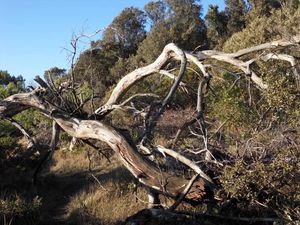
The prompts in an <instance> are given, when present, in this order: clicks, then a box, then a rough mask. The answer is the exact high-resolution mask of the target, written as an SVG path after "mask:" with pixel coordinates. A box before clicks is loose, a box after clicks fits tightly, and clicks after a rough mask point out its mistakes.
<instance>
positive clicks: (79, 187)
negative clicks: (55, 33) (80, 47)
mask: <svg viewBox="0 0 300 225" xmlns="http://www.w3.org/2000/svg"><path fill="white" fill-rule="evenodd" d="M225 5H226V7H225V9H224V10H219V7H218V6H217V5H210V6H209V9H208V12H207V14H206V15H203V14H202V5H201V4H200V2H199V1H196V0H186V1H183V0H162V1H153V2H149V3H148V4H147V5H145V7H144V9H143V10H141V9H138V8H134V7H130V8H126V9H124V10H123V11H122V12H121V13H120V15H118V16H117V17H116V18H114V20H113V22H112V23H111V24H110V25H109V26H108V27H107V28H106V29H105V30H104V31H103V35H102V38H101V39H99V40H97V41H92V42H91V44H90V48H89V49H87V50H86V51H84V52H83V53H81V54H80V55H76V45H77V44H78V43H79V40H81V39H82V38H86V37H87V36H88V35H85V34H79V35H78V36H75V37H74V38H73V39H72V41H71V46H72V48H73V49H71V51H73V54H72V55H71V58H72V66H71V68H70V69H69V70H66V69H62V68H57V67H55V65H54V66H53V67H52V68H50V69H49V70H47V71H45V74H44V80H45V86H46V87H47V88H48V89H50V90H51V92H50V97H49V96H46V94H45V93H44V92H42V91H41V92H37V91H36V90H38V89H34V87H25V83H24V82H25V80H24V79H23V78H22V76H18V77H15V76H13V75H10V74H9V73H8V72H7V71H0V119H1V120H0V221H1V222H3V224H4V225H15V224H16V225H17V224H32V225H33V224H78V225H79V224H90V225H92V224H132V221H135V222H136V224H168V222H169V224H175V222H174V220H173V219H174V216H175V215H177V216H178V217H176V218H177V219H178V221H180V222H178V221H177V222H178V224H241V223H243V224H276V225H277V224H278V225H279V224H300V66H299V62H300V61H299V59H300V45H299V43H300V33H299V32H300V3H299V1H298V0H248V1H244V0H226V1H225ZM146 27H149V29H146ZM294 37H297V38H298V39H297V40H298V41H295V43H293V41H294V40H296V39H295V38H294ZM277 40H283V41H282V42H280V43H281V44H278V45H277V46H275V47H274V46H273V47H270V48H261V49H258V50H257V51H252V52H249V53H245V54H241V55H239V56H238V57H236V58H230V60H228V54H229V53H232V54H237V53H240V52H239V50H243V49H244V50H245V49H246V50H249V48H251V47H255V46H260V45H261V44H264V43H271V42H272V41H277ZM171 42H172V43H175V44H176V47H178V49H182V50H184V51H186V53H184V54H190V55H192V56H195V57H196V56H197V57H198V61H199V64H201V65H203V68H204V69H203V70H202V69H201V68H202V67H199V66H198V65H199V64H196V63H194V64H193V63H192V62H191V61H189V60H187V65H186V67H185V71H184V76H183V78H182V80H178V79H179V78H178V79H177V74H181V70H182V68H183V61H181V64H180V62H179V60H178V61H175V60H174V61H166V62H165V63H164V65H163V66H164V67H163V68H159V69H158V70H156V71H155V72H153V73H151V76H145V77H142V78H141V79H140V80H138V81H136V83H133V84H134V85H132V86H130V87H129V88H128V90H127V89H126V88H124V89H126V91H124V92H121V94H120V96H121V97H119V98H117V100H116V101H113V100H112V96H113V94H114V93H115V92H114V91H115V90H117V88H118V86H117V85H118V83H119V81H120V80H121V79H122V78H123V77H125V75H126V74H129V73H130V72H132V71H136V69H138V68H140V70H141V69H143V67H144V66H146V65H149V64H151V63H153V62H154V61H155V60H157V57H158V56H159V55H160V54H161V53H162V51H163V49H164V47H165V46H166V45H167V44H168V43H171ZM287 42H291V44H286V43H287ZM282 43H284V44H282ZM207 49H210V50H214V51H205V50H207ZM178 51H179V50H178ZM227 53H228V54H227ZM172 54H173V53H172ZM172 54H171V53H169V52H168V54H167V55H168V56H170V55H171V56H170V58H171V59H176V60H177V58H179V56H178V55H176V54H173V55H172ZM205 54H206V56H207V55H209V54H215V55H217V56H220V57H221V56H223V55H224V54H225V56H226V57H227V58H226V57H225V58H226V59H225V60H223V61H222V60H220V59H219V58H218V57H214V56H215V55H214V56H213V57H209V58H205V59H204V58H201V57H204V56H203V55H205ZM226 54H227V55H226ZM210 56H211V55H210ZM229 56H232V55H229ZM176 57H177V58H176ZM282 58H284V59H282ZM226 60H227V61H226ZM234 60H236V61H234ZM232 61H234V63H232ZM250 61H251V62H250ZM228 62H229V63H228ZM247 63H248V64H247ZM246 64H247V65H246ZM245 65H246V66H245ZM245 68H246V69H245ZM0 69H1V68H0ZM243 69H244V70H243ZM246 70H248V73H246V72H245V71H246ZM206 73H207V74H209V75H207V76H206ZM254 75H258V77H259V78H260V79H261V80H262V81H263V83H259V82H260V81H257V80H258V79H257V80H255V78H254V79H253V77H254ZM39 79H40V78H37V79H36V80H37V81H38V83H39V84H40V85H41V83H42V82H41V81H39ZM121 81H122V80H121ZM177 81H178V87H176V88H177V89H176V88H175V89H176V92H175V93H174V94H172V98H171V99H170V100H168V93H170V92H169V91H170V89H172V88H171V87H174V86H172V85H174V84H175V83H176V82H177ZM128 82H129V81H128ZM137 82H138V83H137ZM42 84H43V83H42ZM264 85H265V86H264ZM43 88H45V87H43ZM47 88H45V89H47ZM35 91H36V92H35ZM17 93H35V94H36V93H38V94H37V95H36V96H37V97H36V98H38V97H40V96H42V97H44V96H46V97H48V98H46V97H45V99H46V100H45V101H42V102H43V103H44V102H46V103H47V104H48V100H49V99H50V100H51V99H55V101H53V102H51V104H49V105H51V107H53V108H51V107H50V109H55V110H51V112H50V113H48V114H47V110H46V109H47V108H46V107H44V108H42V110H40V109H38V107H36V108H29V107H28V108H26V109H25V108H24V110H22V112H20V113H18V114H16V115H14V114H13V115H12V116H11V117H8V116H7V115H2V114H1V113H2V111H1V110H2V109H1V107H3V110H5V107H7V105H8V104H7V102H9V101H10V100H11V99H9V96H11V95H13V94H17ZM40 93H41V94H40ZM53 93H55V94H57V96H58V97H57V96H56V95H54V94H53ZM47 94H48V92H47ZM135 95H136V96H135ZM132 96H133V97H132ZM7 99H8V100H7ZM120 99H122V101H123V103H124V104H123V103H122V101H120ZM166 99H167V100H168V101H167V100H166ZM43 100H44V99H43ZM127 100H128V101H127ZM16 101H17V100H16ZM109 102H112V104H108V103H109ZM164 102H167V104H166V105H164ZM14 103H16V102H14ZM23 106H24V104H23V105H22V104H20V107H23ZM30 106H31V105H30ZM99 106H102V107H100V108H99ZM105 107H107V108H105ZM41 112H42V113H41ZM57 112H58V113H60V114H59V116H58V117H57V118H58V119H57V118H56V117H55V116H56V113H57ZM98 112H100V113H98ZM64 113H67V115H68V117H67V118H68V119H70V118H76V119H77V120H76V121H95V120H96V121H101V122H104V124H108V126H109V127H111V128H112V129H114V132H115V133H116V132H119V133H120V134H122V135H121V136H122V137H124V140H126V141H127V143H129V144H128V145H129V146H134V147H133V150H134V151H137V152H138V154H139V155H140V156H141V158H142V159H145V160H146V161H147V162H148V161H149V165H154V164H155V165H156V168H157V170H158V171H160V172H161V174H169V175H170V174H171V175H172V176H174V177H179V178H181V179H184V180H192V179H193V176H194V173H195V170H193V169H192V168H191V167H190V166H189V165H185V164H184V163H182V161H180V159H178V157H177V158H176V157H172V156H171V155H169V154H168V153H166V152H167V151H165V152H164V149H165V150H166V149H169V150H172V151H173V152H176V153H178V154H179V155H180V156H184V157H186V158H188V159H190V160H191V161H192V163H194V164H196V166H197V167H199V168H201V171H204V172H203V173H205V174H206V175H207V176H209V177H210V178H211V179H212V181H213V182H211V183H213V184H210V185H208V186H205V191H206V193H205V196H204V197H203V196H201V201H200V202H199V201H198V200H197V201H194V198H193V196H192V195H193V193H190V196H192V197H191V198H190V199H188V200H184V199H183V201H182V202H180V205H179V206H178V207H177V206H176V207H175V208H176V210H170V208H172V206H173V205H174V204H176V203H177V201H178V197H177V196H176V198H175V199H174V196H171V195H170V194H167V192H168V190H167V189H165V190H163V191H160V192H159V193H160V196H159V199H160V204H159V206H158V205H154V206H155V207H156V208H161V209H164V210H161V211H151V212H156V214H155V213H154V214H146V211H143V209H145V208H147V207H148V196H147V194H148V192H147V190H148V189H147V188H149V187H147V184H146V183H145V182H144V183H143V182H140V181H141V179H143V178H144V176H146V175H145V174H143V173H141V174H139V176H136V174H135V173H134V172H132V170H130V169H128V165H127V164H130V163H131V161H130V160H131V158H130V157H129V160H127V161H126V160H124V158H121V160H120V156H119V155H118V154H117V153H115V152H114V151H112V150H111V147H110V146H109V143H106V144H105V143H103V142H100V141H99V140H96V138H94V139H93V138H90V139H84V138H77V139H74V138H73V139H72V137H71V135H70V133H68V132H65V131H63V129H64V128H63V127H62V131H61V132H60V133H58V134H59V140H60V141H59V143H58V144H57V143H55V141H53V137H54V136H55V135H53V133H52V132H53V131H54V130H55V129H54V128H53V127H54V126H55V123H53V122H52V119H53V118H55V119H57V121H59V119H61V118H64V117H63V116H61V115H65V114H64ZM160 113H161V114H160ZM45 115H46V116H47V117H46V116H45ZM156 116H157V117H156ZM55 119H54V120H55ZM156 119H157V121H156ZM55 121H56V120H55ZM55 121H54V122H55ZM70 121H71V119H70ZM78 124H79V122H78ZM56 125H57V124H56ZM52 128H53V131H52ZM149 130H150V131H149ZM74 133H75V132H74ZM83 133H84V132H83ZM108 139H109V138H108ZM113 140H114V139H113ZM109 141H110V139H109ZM109 141H108V142H109ZM53 143H55V144H53ZM70 143H71V144H70ZM121 153H122V152H121ZM121 156H122V154H121ZM125 159H128V158H126V157H125ZM147 165H148V164H147ZM138 169H139V168H138ZM162 176H163V175H162ZM200 177H201V179H202V181H203V179H204V178H203V176H202V175H201V176H200V175H199V177H197V179H198V180H200ZM195 179H196V178H195ZM204 180H205V179H204ZM203 182H204V181H203ZM195 183H197V182H195ZM192 184H193V182H192V183H191V186H192ZM162 186H164V185H163V184H162ZM165 186H167V184H165ZM145 187H147V188H145ZM206 188H207V189H209V191H208V190H206ZM150 189H151V187H150ZM188 191H189V190H188ZM185 194H187V193H185ZM196 194H197V193H196ZM196 194H195V195H196ZM178 195H179V194H178ZM196 197H197V198H198V197H199V196H196ZM196 197H195V199H196ZM202 197H203V198H202ZM157 206H158V207H157ZM138 212H139V213H138ZM163 212H165V213H166V214H160V213H163ZM136 213H138V214H136ZM143 213H145V214H143ZM147 213H149V212H148V211H147ZM134 214H136V215H135V216H133V217H130V216H132V215H134ZM169 217H170V219H169V220H168V221H166V220H163V219H164V218H169ZM1 222H0V223H1Z"/></svg>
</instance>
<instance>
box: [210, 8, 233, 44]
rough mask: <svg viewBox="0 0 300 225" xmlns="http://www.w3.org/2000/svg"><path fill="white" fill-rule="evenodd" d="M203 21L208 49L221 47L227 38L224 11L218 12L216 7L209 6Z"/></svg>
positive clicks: (226, 18) (226, 20)
mask: <svg viewBox="0 0 300 225" xmlns="http://www.w3.org/2000/svg"><path fill="white" fill-rule="evenodd" d="M205 20H206V25H207V39H208V40H209V43H210V48H214V47H215V46H217V45H221V44H222V43H223V42H224V41H225V40H226V38H227V23H228V17H227V15H226V14H225V12H224V11H221V12H219V7H218V6H217V5H209V7H208V11H207V14H206V16H205Z"/></svg>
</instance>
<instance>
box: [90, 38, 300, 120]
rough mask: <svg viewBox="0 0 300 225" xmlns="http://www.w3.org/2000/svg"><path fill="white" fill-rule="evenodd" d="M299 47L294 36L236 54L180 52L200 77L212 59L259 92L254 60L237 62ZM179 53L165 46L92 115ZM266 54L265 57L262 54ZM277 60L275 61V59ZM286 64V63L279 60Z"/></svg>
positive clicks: (263, 85) (260, 84)
mask: <svg viewBox="0 0 300 225" xmlns="http://www.w3.org/2000/svg"><path fill="white" fill-rule="evenodd" d="M299 43H300V35H296V36H293V37H291V38H290V39H281V40H277V41H272V42H268V43H264V44H261V45H257V46H253V47H250V48H245V49H242V50H239V51H237V52H234V53H224V52H220V51H215V50H205V51H199V52H196V53H191V52H184V54H185V56H186V58H187V61H188V62H190V63H193V64H195V65H196V66H197V67H198V68H199V69H200V71H201V72H202V74H203V76H204V77H209V76H210V75H209V74H208V72H207V70H206V67H205V65H204V64H203V61H205V60H208V59H214V60H217V61H221V62H225V63H228V64H230V65H232V66H235V67H237V68H238V69H240V70H241V71H242V72H243V73H245V74H246V75H248V76H249V77H250V79H251V80H252V81H253V82H254V83H255V84H256V85H257V86H258V87H259V88H261V89H267V88H268V84H266V83H265V82H264V81H263V80H262V78H260V77H259V76H258V75H257V74H256V73H255V72H254V71H253V70H252V69H251V68H250V65H251V64H252V63H253V62H255V61H256V58H251V59H250V60H248V61H243V60H241V59H239V58H240V57H242V56H245V55H248V54H250V53H254V52H260V51H263V50H265V51H266V50H276V49H277V48H279V47H289V46H294V45H296V44H299ZM182 54H183V53H182V51H181V50H180V49H179V48H178V47H177V46H176V45H174V44H173V43H171V44H168V45H166V47H165V48H164V50H163V51H162V53H161V54H160V56H159V57H158V58H157V59H156V60H155V61H154V62H153V63H151V64H150V65H148V66H145V67H141V68H138V69H136V70H134V71H133V72H131V73H129V74H127V75H126V76H124V77H123V78H122V79H121V80H120V81H119V83H118V84H117V86H116V87H115V88H114V90H113V92H112V94H111V95H110V98H109V99H108V101H107V102H106V103H105V104H104V105H103V106H102V107H100V108H98V109H97V110H96V111H95V113H96V114H100V115H101V114H104V113H106V112H107V111H109V110H111V106H112V105H114V104H117V103H118V101H119V100H120V99H121V98H122V96H123V95H124V94H125V93H126V92H127V91H128V90H129V89H130V87H131V86H133V85H134V84H135V83H136V82H138V81H140V80H141V79H143V78H145V77H147V76H149V75H151V74H154V73H160V71H161V70H163V68H164V66H165V65H166V64H167V62H169V61H170V60H182ZM266 54H268V53H266ZM263 56H264V54H263V55H261V57H259V58H263ZM278 59H279V58H278ZM281 60H286V59H281Z"/></svg>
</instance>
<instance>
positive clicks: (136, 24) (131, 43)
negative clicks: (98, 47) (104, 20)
mask: <svg viewBox="0 0 300 225" xmlns="http://www.w3.org/2000/svg"><path fill="white" fill-rule="evenodd" d="M145 23H146V16H145V13H144V12H143V11H141V10H139V9H138V8H134V7H131V8H126V9H124V10H123V11H122V12H121V13H120V15H118V16H117V17H116V18H114V20H113V21H112V23H111V24H110V25H109V26H108V28H107V29H106V30H105V31H104V34H103V42H104V43H113V44H118V45H119V46H120V49H121V50H122V53H123V54H122V56H121V57H128V56H129V54H132V53H134V52H135V50H136V49H137V46H138V45H139V43H140V42H141V41H142V40H143V39H144V38H145V35H146V31H145Z"/></svg>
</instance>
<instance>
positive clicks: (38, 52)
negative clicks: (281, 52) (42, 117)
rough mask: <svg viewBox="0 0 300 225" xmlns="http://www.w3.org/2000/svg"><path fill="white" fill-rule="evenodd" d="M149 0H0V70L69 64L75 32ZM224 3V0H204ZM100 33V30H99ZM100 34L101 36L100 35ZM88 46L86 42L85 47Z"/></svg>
mask: <svg viewBox="0 0 300 225" xmlns="http://www.w3.org/2000/svg"><path fill="white" fill-rule="evenodd" d="M147 2H149V0H0V9H1V11H0V70H7V71H8V72H9V73H10V74H11V75H15V76H17V75H23V77H24V78H25V79H26V83H27V84H29V83H30V81H31V80H32V79H33V78H34V76H35V75H43V73H44V71H45V70H47V69H49V68H51V67H53V66H57V67H59V68H66V69H68V68H69V62H68V60H67V51H65V50H63V49H64V48H70V44H69V43H70V40H71V37H72V34H73V33H77V34H78V33H79V32H80V31H81V30H84V31H85V33H93V32H94V31H95V30H97V29H102V28H105V27H106V26H107V25H109V23H110V22H111V21H112V20H113V18H114V17H115V16H117V15H118V14H119V13H120V12H121V11H122V9H124V8H125V7H130V6H135V7H139V8H141V9H142V8H143V6H144V5H145V4H146V3H147ZM201 2H202V5H203V8H204V13H205V12H206V10H207V6H208V5H209V4H217V5H219V6H220V7H221V8H223V7H224V3H223V0H215V1H213V0H202V1H201ZM99 35H100V34H99ZM99 35H98V36H96V37H95V38H96V39H99V38H100V36H99ZM87 46H88V40H86V44H84V43H83V44H82V46H81V48H82V49H83V48H84V47H87Z"/></svg>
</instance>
